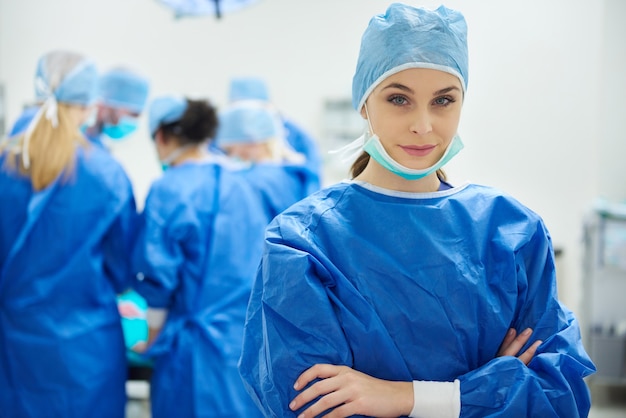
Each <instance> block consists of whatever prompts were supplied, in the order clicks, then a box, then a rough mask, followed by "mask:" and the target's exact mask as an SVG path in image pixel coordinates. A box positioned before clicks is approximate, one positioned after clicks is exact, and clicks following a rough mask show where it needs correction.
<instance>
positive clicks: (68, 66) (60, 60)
mask: <svg viewBox="0 0 626 418" xmlns="http://www.w3.org/2000/svg"><path fill="white" fill-rule="evenodd" d="M97 86H98V70H97V68H96V64H95V63H94V62H93V61H91V60H90V59H88V58H86V57H85V56H83V55H81V54H77V53H75V52H69V51H52V52H49V53H47V54H45V55H43V56H42V57H41V58H39V61H38V62H37V70H36V73H35V95H36V97H37V100H39V101H45V100H47V99H49V98H50V97H54V99H56V101H58V102H60V103H69V104H74V105H84V106H86V105H90V104H91V103H93V102H94V101H95V100H96V94H97Z"/></svg>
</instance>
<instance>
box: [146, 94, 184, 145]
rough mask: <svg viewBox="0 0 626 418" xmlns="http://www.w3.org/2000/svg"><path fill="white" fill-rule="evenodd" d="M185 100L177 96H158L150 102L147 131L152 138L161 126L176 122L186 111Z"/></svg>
mask: <svg viewBox="0 0 626 418" xmlns="http://www.w3.org/2000/svg"><path fill="white" fill-rule="evenodd" d="M187 105H188V103H187V100H186V99H185V98H184V97H178V96H160V97H156V98H155V99H153V100H152V101H151V102H150V106H149V109H148V129H149V130H150V135H152V137H154V135H155V134H156V132H157V130H158V129H159V127H160V126H161V125H167V124H169V123H174V122H178V121H179V120H180V119H181V118H182V117H183V115H184V114H185V112H186V111H187Z"/></svg>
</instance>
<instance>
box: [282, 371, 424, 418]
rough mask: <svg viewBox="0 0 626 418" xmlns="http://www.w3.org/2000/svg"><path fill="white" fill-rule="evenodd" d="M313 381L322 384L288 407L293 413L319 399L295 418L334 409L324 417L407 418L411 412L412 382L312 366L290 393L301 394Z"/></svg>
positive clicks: (299, 378)
mask: <svg viewBox="0 0 626 418" xmlns="http://www.w3.org/2000/svg"><path fill="white" fill-rule="evenodd" d="M315 379H322V380H320V381H318V382H315V383H314V384H313V385H311V386H310V387H309V388H307V389H306V390H304V391H302V392H301V393H300V394H299V395H298V396H296V397H295V398H294V399H293V401H292V402H291V403H290V404H289V408H291V410H292V411H297V410H298V409H300V408H302V406H304V405H306V404H307V403H308V402H311V401H312V400H314V399H316V398H317V397H319V396H321V398H320V399H319V400H318V401H317V402H315V403H314V404H313V405H311V406H309V407H308V408H307V409H306V410H304V411H302V413H300V415H298V418H312V417H316V416H318V415H319V414H322V413H323V412H324V411H328V410H331V409H332V408H336V409H334V410H333V411H331V412H330V413H329V414H328V415H326V417H328V418H340V417H349V416H351V415H369V416H376V417H381V418H382V417H398V416H402V415H409V414H410V413H411V410H412V409H413V382H395V381H389V380H382V379H376V378H374V377H371V376H369V375H367V374H365V373H361V372H358V371H356V370H353V369H351V368H349V367H347V366H334V365H332V364H316V365H315V366H313V367H311V368H310V369H308V370H306V371H305V372H304V373H302V374H301V375H300V376H299V377H298V380H296V383H295V384H294V389H296V390H302V389H303V388H304V387H306V385H308V384H309V383H310V382H312V381H313V380H315Z"/></svg>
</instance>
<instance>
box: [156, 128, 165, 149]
mask: <svg viewBox="0 0 626 418" xmlns="http://www.w3.org/2000/svg"><path fill="white" fill-rule="evenodd" d="M154 142H155V143H157V144H159V145H166V144H167V137H166V136H165V135H164V134H163V131H162V130H161V129H160V128H159V129H157V131H156V133H155V134H154Z"/></svg>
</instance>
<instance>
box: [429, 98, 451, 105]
mask: <svg viewBox="0 0 626 418" xmlns="http://www.w3.org/2000/svg"><path fill="white" fill-rule="evenodd" d="M454 101H455V100H454V99H453V98H452V97H447V96H442V97H437V98H436V99H435V100H434V101H433V103H434V104H435V106H448V105H449V104H451V103H454Z"/></svg>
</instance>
